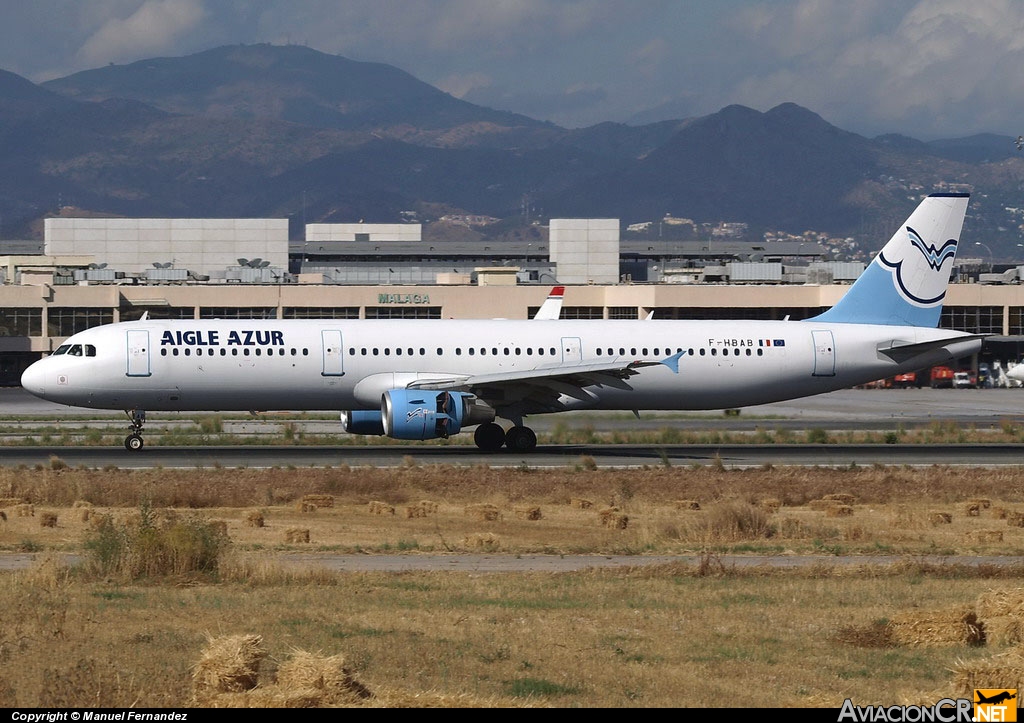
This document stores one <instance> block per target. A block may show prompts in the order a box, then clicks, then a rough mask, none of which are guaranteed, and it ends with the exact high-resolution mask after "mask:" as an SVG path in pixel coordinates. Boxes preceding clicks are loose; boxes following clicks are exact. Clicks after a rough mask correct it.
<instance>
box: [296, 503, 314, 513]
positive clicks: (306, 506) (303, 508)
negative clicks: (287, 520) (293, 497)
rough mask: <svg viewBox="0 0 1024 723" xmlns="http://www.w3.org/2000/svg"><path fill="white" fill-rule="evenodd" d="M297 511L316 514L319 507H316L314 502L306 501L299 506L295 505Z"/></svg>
mask: <svg viewBox="0 0 1024 723" xmlns="http://www.w3.org/2000/svg"><path fill="white" fill-rule="evenodd" d="M295 511H296V512H302V513H306V514H308V513H312V512H316V511H317V506H316V505H314V504H313V503H312V502H306V501H305V500H302V501H300V502H299V503H298V504H297V505H295Z"/></svg>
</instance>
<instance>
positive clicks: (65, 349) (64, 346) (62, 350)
mask: <svg viewBox="0 0 1024 723" xmlns="http://www.w3.org/2000/svg"><path fill="white" fill-rule="evenodd" d="M70 348H71V345H70V344H61V345H60V346H58V347H57V350H56V351H55V352H53V356H57V355H58V354H67V353H68V349H70Z"/></svg>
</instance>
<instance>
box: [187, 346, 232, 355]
mask: <svg viewBox="0 0 1024 723" xmlns="http://www.w3.org/2000/svg"><path fill="white" fill-rule="evenodd" d="M175 351H177V349H175ZM231 356H238V349H237V348H235V349H232V350H231Z"/></svg>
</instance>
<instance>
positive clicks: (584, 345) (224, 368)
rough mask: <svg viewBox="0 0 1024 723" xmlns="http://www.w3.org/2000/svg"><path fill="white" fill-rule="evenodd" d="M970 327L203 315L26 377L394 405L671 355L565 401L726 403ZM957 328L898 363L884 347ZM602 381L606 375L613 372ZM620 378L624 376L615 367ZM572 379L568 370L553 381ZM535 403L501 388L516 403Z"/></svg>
mask: <svg viewBox="0 0 1024 723" xmlns="http://www.w3.org/2000/svg"><path fill="white" fill-rule="evenodd" d="M959 336H966V335H962V334H960V333H959V332H951V331H948V330H942V329H932V328H920V327H901V326H881V325H867V324H846V323H831V324H819V323H813V322H800V321H730V322H728V323H723V322H701V321H667V320H666V321H619V320H614V321H601V320H586V321H582V320H581V321H571V320H556V321H536V320H529V321H512V320H487V321H464V320H434V321H404V320H380V321H377V320H359V321H352V320H252V321H247V320H196V321H139V322H126V323H121V324H113V325H108V326H103V327H98V328H94V329H90V330H88V331H85V332H81V333H79V334H76V335H74V336H73V337H70V338H69V339H68V340H67V342H66V343H65V345H63V347H64V348H66V349H72V348H74V347H76V346H79V347H81V349H84V350H86V351H85V352H83V353H81V354H75V355H71V354H68V353H63V354H56V355H53V356H50V357H47V358H45V359H43V360H41V361H40V362H38V363H37V364H36V365H33V367H32V369H31V373H29V374H26V376H25V378H24V379H23V384H24V385H25V387H26V388H27V389H29V391H32V392H33V393H35V394H37V395H38V396H41V397H43V398H45V399H48V400H51V401H55V402H61V403H63V404H68V405H72V406H80V407H92V408H104V409H146V410H150V411H157V410H162V411H230V410H259V411H270V410H359V409H365V410H370V409H379V408H380V405H381V395H382V394H383V393H384V392H385V391H387V390H389V389H395V388H402V387H406V386H408V385H410V384H411V383H416V382H420V383H424V382H429V381H430V380H431V379H432V378H435V377H436V378H439V379H449V378H452V377H472V376H477V375H486V374H511V373H516V372H529V371H536V370H546V369H551V370H555V369H559V368H565V367H572V366H574V365H579V364H585V363H588V362H612V361H618V362H621V363H628V362H631V361H641V360H646V361H650V362H657V361H659V360H663V359H665V358H667V357H671V356H672V355H675V354H680V353H681V355H680V356H679V360H678V373H677V372H676V371H674V370H673V369H672V368H670V366H669V365H665V364H653V365H652V366H646V367H644V368H642V369H639V370H638V373H637V374H635V375H634V376H631V377H630V378H628V379H623V380H621V381H618V382H617V383H614V384H612V383H597V384H594V385H591V386H587V387H586V388H585V390H583V392H582V393H580V391H579V390H574V391H573V390H570V392H569V393H565V394H559V395H558V402H557V403H558V406H559V408H560V409H585V408H591V409H628V410H640V409H650V410H684V409H723V408H731V407H743V406H751V405H758V404H765V403H769V402H774V401H780V400H785V399H791V398H797V397H802V396H807V395H812V394H819V393H822V392H828V391H832V390H835V389H841V388H845V387H849V386H853V385H857V384H862V383H865V382H868V381H872V380H875V379H879V378H882V377H886V376H891V375H893V374H898V373H901V372H904V371H911V370H915V369H920V368H922V367H924V366H929V365H931V364H935V363H939V362H942V361H946V360H948V359H949V358H950V356H951V355H952V356H954V357H955V356H962V355H965V354H970V353H972V352H973V351H975V350H976V349H977V347H978V346H980V342H978V341H977V339H970V340H963V341H957V338H958V337H959ZM940 339H948V340H949V345H947V346H945V347H941V348H938V349H935V348H933V349H931V350H930V351H928V352H926V353H923V354H921V355H917V356H913V357H911V358H910V359H907V360H901V361H900V362H899V363H897V362H896V361H894V360H893V359H892V358H889V357H887V356H886V355H885V354H882V353H880V351H879V350H880V348H883V347H885V346H888V345H892V344H893V343H894V342H895V343H899V344H915V343H922V342H928V341H934V340H940ZM598 381H599V382H600V380H598ZM609 381H610V380H609ZM549 387H550V389H551V390H552V391H553V392H558V391H559V389H558V383H557V382H556V381H552V382H551V383H550V385H549ZM524 401H525V402H526V403H527V406H526V407H525V411H526V412H527V413H534V412H533V411H531V409H530V407H529V403H528V400H517V399H513V398H509V399H507V400H505V401H504V402H503V401H502V399H500V398H499V399H498V400H497V404H496V406H498V407H499V408H500V406H501V405H502V404H503V403H507V404H508V405H513V404H516V403H522V402H524Z"/></svg>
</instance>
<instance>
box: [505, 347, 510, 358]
mask: <svg viewBox="0 0 1024 723" xmlns="http://www.w3.org/2000/svg"><path fill="white" fill-rule="evenodd" d="M510 353H511V352H509V349H508V347H507V346H506V347H505V356H508V355H509V354H510Z"/></svg>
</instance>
